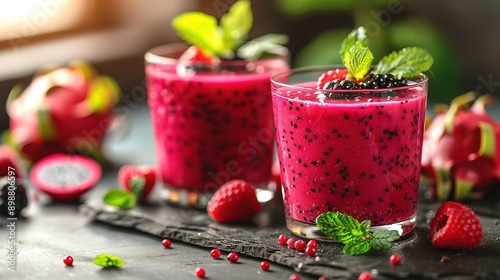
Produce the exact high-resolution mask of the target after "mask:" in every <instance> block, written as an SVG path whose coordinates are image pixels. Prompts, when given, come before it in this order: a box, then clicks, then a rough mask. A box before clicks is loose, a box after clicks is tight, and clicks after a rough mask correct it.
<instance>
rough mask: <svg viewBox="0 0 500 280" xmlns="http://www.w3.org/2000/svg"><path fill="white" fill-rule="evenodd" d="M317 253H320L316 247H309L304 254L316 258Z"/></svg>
mask: <svg viewBox="0 0 500 280" xmlns="http://www.w3.org/2000/svg"><path fill="white" fill-rule="evenodd" d="M316 252H318V249H316V247H314V246H307V247H306V250H305V251H304V253H306V255H308V256H309V257H314V256H316Z"/></svg>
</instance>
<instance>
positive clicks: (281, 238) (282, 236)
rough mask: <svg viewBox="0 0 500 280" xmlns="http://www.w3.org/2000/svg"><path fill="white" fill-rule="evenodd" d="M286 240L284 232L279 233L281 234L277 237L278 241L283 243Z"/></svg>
mask: <svg viewBox="0 0 500 280" xmlns="http://www.w3.org/2000/svg"><path fill="white" fill-rule="evenodd" d="M287 240H288V237H287V236H286V235H285V234H281V235H280V236H279V237H278V242H279V243H280V244H281V245H285V244H286V241H287Z"/></svg>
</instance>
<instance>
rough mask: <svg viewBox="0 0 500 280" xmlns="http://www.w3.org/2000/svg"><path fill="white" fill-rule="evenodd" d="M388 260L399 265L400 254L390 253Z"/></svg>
mask: <svg viewBox="0 0 500 280" xmlns="http://www.w3.org/2000/svg"><path fill="white" fill-rule="evenodd" d="M389 262H390V263H391V264H392V265H400V264H401V256H400V255H398V254H392V255H391V257H390V258H389Z"/></svg>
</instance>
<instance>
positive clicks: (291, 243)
mask: <svg viewBox="0 0 500 280" xmlns="http://www.w3.org/2000/svg"><path fill="white" fill-rule="evenodd" d="M286 245H288V246H289V247H292V248H293V247H295V239H294V238H293V237H290V238H288V240H287V241H286Z"/></svg>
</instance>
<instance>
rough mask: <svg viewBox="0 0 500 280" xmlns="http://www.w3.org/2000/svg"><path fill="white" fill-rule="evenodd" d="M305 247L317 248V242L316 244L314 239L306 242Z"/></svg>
mask: <svg viewBox="0 0 500 280" xmlns="http://www.w3.org/2000/svg"><path fill="white" fill-rule="evenodd" d="M306 247H314V248H318V242H316V240H314V239H311V240H309V241H308V242H307V244H306Z"/></svg>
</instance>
